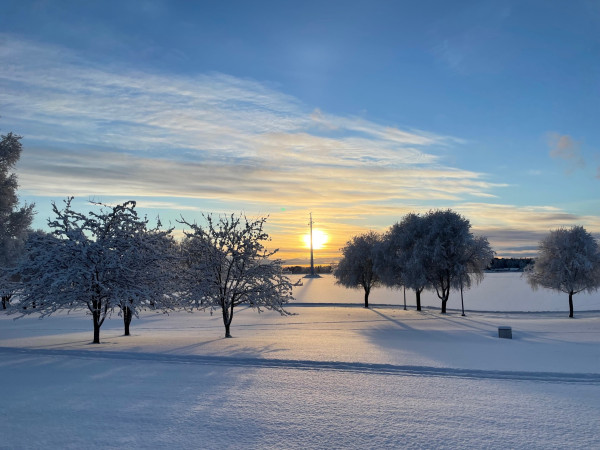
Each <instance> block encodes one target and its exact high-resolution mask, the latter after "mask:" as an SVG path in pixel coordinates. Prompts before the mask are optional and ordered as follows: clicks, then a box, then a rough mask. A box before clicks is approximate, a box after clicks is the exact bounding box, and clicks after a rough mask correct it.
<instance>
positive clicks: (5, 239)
mask: <svg viewBox="0 0 600 450" xmlns="http://www.w3.org/2000/svg"><path fill="white" fill-rule="evenodd" d="M20 139H21V137H20V136H17V135H14V134H13V133H8V134H7V135H2V136H0V194H1V196H0V295H1V297H2V308H3V309H7V310H9V313H15V314H20V315H21V316H24V315H28V314H33V313H36V314H39V315H40V316H41V317H45V316H48V315H50V314H52V313H54V312H56V311H59V310H72V309H80V308H86V309H87V310H88V312H89V314H90V315H91V316H92V321H93V330H94V339H93V342H94V343H99V342H100V328H101V326H102V324H103V323H104V321H105V319H106V318H107V317H108V316H110V315H111V314H113V313H116V314H118V315H119V316H121V317H122V318H123V323H124V334H125V335H129V327H130V324H131V320H132V318H133V317H137V316H138V315H139V312H140V311H141V310H144V309H149V310H155V311H162V312H165V313H166V312H169V311H172V310H178V309H184V310H188V311H193V310H209V311H210V312H211V314H212V313H213V312H214V311H219V312H220V313H221V315H222V319H223V325H224V328H225V337H231V332H230V327H231V323H232V319H233V315H234V311H235V309H236V308H238V307H239V306H240V305H248V306H249V307H251V308H253V309H256V310H257V311H259V312H260V311H261V310H262V309H263V308H264V309H270V310H274V311H277V312H279V313H280V314H282V315H287V314H290V313H289V312H288V311H286V310H285V309H284V305H285V304H287V303H288V302H289V301H290V300H292V299H293V297H292V284H291V282H290V280H289V278H288V277H287V276H286V272H284V268H283V266H282V261H281V260H280V259H276V258H274V256H275V254H276V253H277V250H274V251H270V250H268V249H267V248H266V243H267V242H268V241H269V240H270V238H269V235H268V234H267V233H266V232H265V230H264V226H265V223H266V220H267V219H266V218H265V217H262V218H259V219H255V220H250V219H248V218H247V217H246V216H244V215H235V214H231V215H222V216H218V217H216V216H213V215H211V214H207V215H204V216H203V218H204V222H205V223H204V224H202V225H199V224H197V223H195V222H189V221H187V220H186V219H185V218H183V217H181V219H180V220H179V221H178V222H179V223H180V224H182V225H183V226H184V227H186V229H185V230H184V238H183V239H182V240H180V241H177V240H175V239H174V237H173V235H172V231H173V228H167V229H165V228H163V227H162V224H161V223H160V220H158V221H157V222H156V224H154V225H151V224H150V221H149V220H148V218H147V217H140V216H139V215H138V213H137V211H136V209H135V208H136V202H135V201H127V202H124V203H122V204H119V205H116V206H109V205H105V204H102V203H97V202H91V205H92V209H91V210H90V211H89V212H87V213H82V212H80V211H76V210H75V209H74V208H73V207H72V201H73V198H72V197H71V198H67V199H66V200H64V205H63V207H62V208H59V207H58V206H57V205H56V204H55V203H54V202H53V203H52V213H53V217H51V218H49V219H48V227H49V229H50V232H45V231H41V230H38V231H33V230H32V229H31V223H32V219H33V214H34V209H33V208H34V205H33V204H29V205H27V204H26V205H24V206H19V199H18V195H17V188H18V183H17V177H16V175H15V174H14V173H11V170H12V169H13V168H14V166H15V164H16V162H17V161H18V159H19V157H20V154H21V150H22V147H21V143H20ZM342 253H343V256H342V259H341V260H340V262H339V264H338V265H337V266H336V268H335V270H334V275H335V276H336V278H337V279H338V282H339V283H340V284H342V285H344V286H347V287H359V288H360V287H362V288H363V289H364V290H365V306H366V307H368V296H369V292H370V289H372V288H373V287H375V286H377V285H380V284H385V285H388V286H392V287H405V288H409V289H412V290H414V291H415V293H416V296H417V308H418V309H419V310H420V293H421V292H422V291H423V290H424V289H432V290H435V291H436V293H437V295H438V297H439V298H440V300H441V302H442V312H443V313H445V312H446V302H447V300H448V296H449V293H450V290H451V289H461V291H462V289H463V288H468V287H469V286H471V285H472V283H477V282H479V281H481V279H482V278H483V270H484V269H485V268H486V267H487V266H488V265H489V263H490V261H491V260H492V258H493V251H492V250H491V248H490V246H489V243H488V241H487V239H486V238H484V237H479V236H474V235H473V234H472V233H471V232H470V223H469V221H468V220H467V219H466V218H464V217H462V216H460V215H459V214H457V213H455V212H453V211H451V210H449V209H448V210H436V211H430V212H429V213H427V214H425V215H422V216H421V215H418V214H408V215H406V216H405V217H404V218H403V219H402V220H401V221H400V222H398V223H396V224H394V225H393V226H392V227H390V229H389V230H388V231H387V232H386V233H384V234H383V235H379V234H377V233H374V232H369V233H366V234H363V235H358V236H355V237H353V238H352V239H351V240H349V241H348V243H347V245H346V246H345V247H344V248H343V249H342ZM528 279H529V281H530V284H531V285H532V287H534V288H537V287H539V286H541V287H547V288H550V289H555V290H561V291H563V292H567V293H568V294H569V303H570V311H571V314H570V316H571V317H572V316H573V304H572V296H573V295H574V294H576V293H577V292H580V291H582V290H588V291H592V290H595V289H597V288H598V287H599V286H600V252H599V249H598V244H597V242H596V241H595V239H594V238H593V237H592V236H591V235H590V234H589V233H587V232H586V231H585V230H584V229H583V228H582V227H573V228H571V229H559V230H556V231H553V232H551V233H550V235H549V237H548V238H547V239H545V240H543V241H542V242H541V243H540V254H539V256H538V258H537V260H536V263H535V264H534V265H533V269H531V270H530V272H528Z"/></svg>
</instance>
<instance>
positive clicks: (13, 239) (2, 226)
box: [0, 133, 34, 309]
mask: <svg viewBox="0 0 600 450" xmlns="http://www.w3.org/2000/svg"><path fill="white" fill-rule="evenodd" d="M20 141H21V136H17V135H16V134H13V133H8V134H7V135H2V136H0V295H1V297H2V309H6V307H7V305H8V303H9V302H10V299H11V297H12V295H13V293H14V290H15V288H16V286H17V282H18V277H15V275H13V274H12V269H13V268H14V266H15V265H16V264H17V260H18V259H19V258H20V256H21V255H22V254H23V250H24V244H25V239H26V238H27V234H28V233H29V231H30V226H31V221H32V220H33V214H34V212H33V207H34V205H33V204H30V205H27V204H25V205H23V206H19V197H18V195H17V189H18V187H19V184H18V182H17V176H16V174H14V173H11V172H12V170H13V168H14V166H15V164H16V163H17V161H19V158H20V157H21V150H22V146H21V142H20Z"/></svg>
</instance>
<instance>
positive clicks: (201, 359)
mask: <svg viewBox="0 0 600 450" xmlns="http://www.w3.org/2000/svg"><path fill="white" fill-rule="evenodd" d="M0 354H4V355H23V356H53V357H67V358H83V359H105V360H121V361H126V362H130V361H133V362H135V361H147V362H156V363H168V364H191V365H210V366H229V367H247V368H255V369H295V370H323V371H335V372H349V373H352V372H354V373H360V374H373V375H399V376H415V377H450V378H465V379H476V380H506V381H541V382H549V383H586V384H600V374H597V373H562V372H520V371H503V370H478V369H456V368H449V367H429V366H404V365H396V364H371V363H361V362H343V361H312V360H288V359H266V358H257V357H234V356H208V355H169V354H163V353H137V352H111V351H103V350H99V351H92V350H53V349H26V348H14V347H0Z"/></svg>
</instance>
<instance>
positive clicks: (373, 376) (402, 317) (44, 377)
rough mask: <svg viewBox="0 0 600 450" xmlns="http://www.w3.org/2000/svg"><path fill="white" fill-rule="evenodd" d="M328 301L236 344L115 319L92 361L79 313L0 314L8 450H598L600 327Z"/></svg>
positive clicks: (244, 332)
mask: <svg viewBox="0 0 600 450" xmlns="http://www.w3.org/2000/svg"><path fill="white" fill-rule="evenodd" d="M511 275H514V274H511ZM307 281H310V284H309V283H307ZM332 286H333V283H332V280H331V279H327V278H325V279H316V280H305V284H304V286H303V287H302V291H301V292H303V294H302V295H303V297H304V298H299V299H298V301H299V302H300V303H299V304H296V305H290V306H289V307H288V308H287V309H288V310H289V311H290V312H293V313H295V315H293V316H288V317H285V316H280V315H279V314H277V313H273V312H264V313H262V314H257V313H256V312H254V311H252V310H250V309H248V308H242V309H240V310H238V311H237V312H236V313H235V315H234V318H233V323H232V334H233V336H234V338H232V339H225V338H223V335H224V330H223V324H222V319H221V317H220V315H219V314H217V313H215V314H214V315H213V316H210V315H209V314H208V313H202V312H198V313H194V314H189V313H183V312H181V313H172V314H170V315H168V316H166V315H162V314H155V313H150V312H147V313H145V314H143V315H142V316H141V318H140V319H134V321H133V322H132V333H133V335H132V336H123V335H122V321H121V319H120V318H119V317H116V316H113V317H112V318H111V319H110V320H108V319H107V321H106V322H105V324H104V325H103V326H102V329H101V335H100V338H101V344H96V345H94V344H91V343H90V342H91V340H92V320H91V317H90V316H88V315H86V314H85V312H83V311H80V312H72V313H70V314H66V313H59V314H56V315H53V316H51V317H48V318H45V319H43V320H39V319H37V318H35V317H32V316H29V317H25V318H22V319H18V320H14V319H13V317H14V316H6V315H4V314H0V376H1V377H2V380H3V383H1V384H0V411H2V415H3V417H4V425H3V427H2V431H0V448H11V449H12V448H42V447H43V448H77V449H79V448H220V449H221V448H244V449H246V448H261V449H262V448H528V449H529V448H540V449H541V448H544V449H545V448H600V433H598V429H599V425H600V312H598V311H585V312H584V311H581V310H578V309H577V302H576V303H575V305H576V309H575V316H576V317H575V318H574V319H569V318H568V317H567V315H568V312H567V310H566V308H565V305H562V306H563V308H561V310H560V312H529V313H527V312H471V311H467V316H466V317H461V315H460V312H457V311H456V310H451V311H450V312H449V314H447V315H441V314H439V312H438V310H437V309H433V308H426V309H425V310H424V311H422V312H417V311H415V310H414V307H412V304H413V302H410V303H409V305H410V309H409V310H408V311H404V310H403V308H402V306H399V305H398V304H394V303H397V302H394V301H387V300H386V299H385V298H382V300H381V301H374V302H372V304H374V306H373V307H372V308H371V309H365V308H363V307H362V306H361V301H362V297H361V296H360V292H359V291H356V292H355V291H349V292H350V293H349V294H348V296H347V297H344V298H339V297H338V296H335V295H334V296H333V297H329V298H327V299H326V300H327V304H325V305H322V304H319V303H316V302H317V301H319V300H320V297H319V295H317V294H319V293H320V292H323V291H325V292H328V293H329V294H332V293H333V294H335V289H337V288H333V287H332ZM307 288H310V289H307ZM506 289H507V290H508V291H510V290H511V289H513V288H512V287H510V286H509V287H507V288H506ZM299 291H300V289H297V292H296V294H297V293H298V292H299ZM311 292H312V293H313V294H314V295H313V294H311ZM357 292H358V293H359V296H358V301H356V300H357V299H356V298H355V297H352V295H355V294H356V293H357ZM475 292H476V291H475V290H471V291H468V295H469V298H470V299H471V300H470V301H471V302H472V303H473V304H474V303H479V304H481V303H485V302H487V300H486V299H481V298H477V299H476V298H474V297H475V295H474V293H475ZM397 294H399V293H398V292H395V291H394V295H397ZM380 295H381V294H380ZM298 297H301V296H298ZM411 298H413V297H411ZM466 298H467V297H466ZM466 298H465V300H466ZM576 299H577V297H576ZM451 301H452V299H451ZM336 302H338V303H339V304H335V303H336ZM348 303H352V304H348ZM564 303H565V304H566V299H565V300H564ZM377 304H379V306H378V305H377ZM390 304H391V306H389V305H390ZM490 304H491V303H490ZM384 305H388V306H384ZM435 305H436V306H438V305H437V304H435ZM450 306H452V305H450ZM453 306H454V307H456V303H455V304H454V305H453ZM458 306H460V303H458ZM592 306H593V305H592ZM492 309H495V310H496V311H498V309H496V308H492ZM498 326H511V327H512V332H513V339H512V340H509V339H499V338H498V331H497V329H498Z"/></svg>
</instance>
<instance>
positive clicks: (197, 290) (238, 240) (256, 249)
mask: <svg viewBox="0 0 600 450" xmlns="http://www.w3.org/2000/svg"><path fill="white" fill-rule="evenodd" d="M205 219H206V222H207V224H206V227H204V228H203V227H201V226H199V225H197V224H195V223H190V222H187V221H186V220H185V219H183V218H182V220H181V223H183V224H185V225H186V226H188V227H189V228H190V231H185V232H184V233H185V236H186V237H185V240H184V241H183V243H182V249H183V251H182V253H183V258H184V262H185V265H186V267H187V269H186V275H185V277H186V282H185V286H186V288H185V291H186V294H187V295H186V296H187V298H189V299H191V301H192V302H193V304H194V305H195V306H197V307H199V308H201V309H207V308H208V309H210V310H211V312H212V311H213V310H214V309H220V310H221V313H222V315H223V324H224V326H225V337H226V338H230V337H231V333H230V327H231V321H232V319H233V313H234V309H235V308H236V307H238V306H240V305H242V304H247V305H249V306H250V307H252V308H254V309H256V310H258V312H261V308H265V309H271V310H275V311H278V312H279V313H281V314H282V315H287V314H289V313H288V312H287V311H286V310H285V309H284V308H283V305H284V304H286V303H287V302H288V301H290V300H291V299H292V298H293V297H292V284H291V283H290V280H289V279H288V278H287V277H286V276H284V275H283V268H282V265H281V260H278V259H271V257H272V256H273V255H275V253H276V252H277V250H274V251H269V250H267V249H266V248H265V246H264V243H265V242H267V241H269V240H270V239H269V236H268V234H267V233H266V232H265V231H264V224H265V222H266V220H267V219H266V218H264V217H263V218H260V219H257V220H248V219H247V218H246V217H245V216H236V215H234V214H231V215H230V216H221V217H219V218H218V219H217V220H215V219H214V218H213V216H212V215H210V214H209V215H206V216H205Z"/></svg>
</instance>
